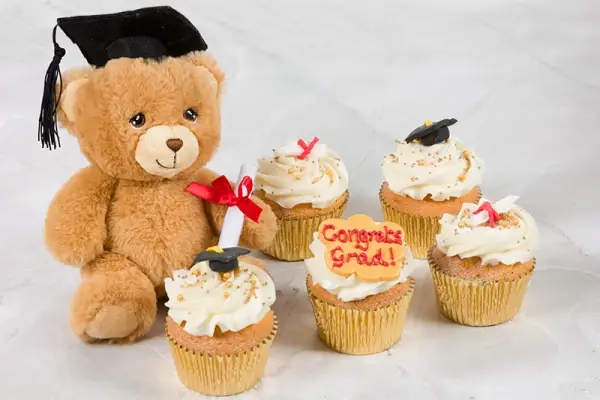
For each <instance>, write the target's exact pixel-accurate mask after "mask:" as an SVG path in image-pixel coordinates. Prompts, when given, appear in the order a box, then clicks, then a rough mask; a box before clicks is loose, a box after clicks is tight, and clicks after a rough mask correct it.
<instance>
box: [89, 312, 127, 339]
mask: <svg viewBox="0 0 600 400" xmlns="http://www.w3.org/2000/svg"><path fill="white" fill-rule="evenodd" d="M137 327H138V322H137V318H136V317H135V314H134V313H133V312H132V311H131V310H128V309H126V308H125V307H121V306H113V305H108V306H106V307H103V308H102V309H100V311H98V313H97V314H96V316H95V317H94V318H93V319H92V320H91V321H90V322H89V323H88V325H87V327H86V328H85V331H84V333H85V334H86V335H87V336H89V337H90V338H91V339H98V340H111V339H113V340H118V339H124V338H127V337H128V336H130V335H131V334H132V333H133V332H134V331H135V330H136V329H137Z"/></svg>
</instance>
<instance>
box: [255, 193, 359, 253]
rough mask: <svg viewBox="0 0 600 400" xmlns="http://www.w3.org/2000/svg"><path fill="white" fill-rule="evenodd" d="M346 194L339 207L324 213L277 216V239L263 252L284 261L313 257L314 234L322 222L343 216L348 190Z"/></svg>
mask: <svg viewBox="0 0 600 400" xmlns="http://www.w3.org/2000/svg"><path fill="white" fill-rule="evenodd" d="M345 196H346V199H345V200H344V202H343V203H342V204H340V206H339V207H338V208H336V209H335V210H332V211H330V212H328V213H326V214H323V215H317V216H313V217H302V216H298V217H287V218H277V234H276V235H275V239H274V240H273V243H272V244H271V245H270V246H269V247H267V248H265V249H263V250H262V252H263V253H265V254H268V255H270V256H272V257H275V258H277V259H279V260H284V261H300V260H305V259H307V258H311V257H313V254H312V252H311V251H310V248H309V246H310V244H311V243H312V241H313V234H314V233H315V232H316V231H317V230H318V229H319V225H321V222H323V221H325V220H327V219H331V218H340V217H342V215H343V214H344V210H345V209H346V205H347V204H348V198H349V196H348V193H347V192H346V194H345Z"/></svg>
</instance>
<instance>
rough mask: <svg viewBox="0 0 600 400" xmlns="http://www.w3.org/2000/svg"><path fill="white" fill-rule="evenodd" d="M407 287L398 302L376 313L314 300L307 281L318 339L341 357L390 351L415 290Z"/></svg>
mask: <svg viewBox="0 0 600 400" xmlns="http://www.w3.org/2000/svg"><path fill="white" fill-rule="evenodd" d="M408 279H409V282H410V288H409V290H408V292H406V293H405V294H404V295H403V296H402V297H401V298H400V299H399V300H398V301H397V302H395V303H393V304H390V305H389V306H386V307H382V308H378V309H375V310H360V309H353V308H343V307H339V306H335V305H332V304H329V303H327V302H326V301H323V300H321V299H319V298H318V297H316V296H315V295H314V294H313V292H312V290H311V287H310V286H309V283H308V278H307V279H306V287H307V289H308V296H309V298H310V302H311V304H312V307H313V311H314V315H315V322H316V324H317V330H318V332H319V338H320V339H321V341H322V342H323V343H325V345H327V346H328V347H329V348H331V349H333V350H335V351H338V352H340V353H344V354H352V355H366V354H375V353H379V352H382V351H384V350H387V349H389V348H390V347H392V346H393V345H394V344H396V343H397V342H398V341H399V340H400V337H401V336H402V331H403V330H404V321H405V319H406V313H407V311H408V306H409V304H410V301H411V299H412V296H413V292H414V289H415V281H414V279H413V278H411V277H409V278H408Z"/></svg>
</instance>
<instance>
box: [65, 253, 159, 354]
mask: <svg viewBox="0 0 600 400" xmlns="http://www.w3.org/2000/svg"><path fill="white" fill-rule="evenodd" d="M82 272H83V278H84V279H83V282H81V285H80V286H79V288H78V289H77V291H76V292H75V295H74V296H73V300H72V302H71V315H70V324H71V329H72V330H73V332H74V333H75V334H76V335H77V336H78V337H79V338H80V339H81V340H83V341H86V342H96V341H108V342H111V343H129V342H133V341H135V340H136V339H138V338H140V337H142V336H143V335H144V334H146V333H147V332H148V331H149V330H150V329H151V328H152V326H153V325H154V320H155V318H156V294H155V292H154V286H153V285H152V283H151V282H150V280H149V279H148V277H146V275H144V274H143V273H142V272H141V271H140V270H139V268H137V266H135V264H133V263H132V262H131V261H130V260H127V259H126V258H125V257H123V256H120V255H117V254H112V253H103V254H102V255H101V256H100V257H98V258H97V259H96V260H94V261H93V262H92V263H90V264H88V265H87V266H86V267H84V270H83V271H82Z"/></svg>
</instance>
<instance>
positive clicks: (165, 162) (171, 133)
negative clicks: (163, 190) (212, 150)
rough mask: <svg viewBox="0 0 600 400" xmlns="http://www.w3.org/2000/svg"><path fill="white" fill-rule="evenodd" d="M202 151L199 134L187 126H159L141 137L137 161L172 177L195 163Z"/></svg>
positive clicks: (164, 175) (145, 167)
mask: <svg viewBox="0 0 600 400" xmlns="http://www.w3.org/2000/svg"><path fill="white" fill-rule="evenodd" d="M199 152H200V149H199V146H198V141H197V140H196V136H194V134H193V133H192V132H191V131H190V130H189V129H188V128H186V127H185V126H181V125H176V126H167V125H159V126H153V127H152V128H150V129H148V130H147V131H146V132H145V133H144V134H143V135H141V136H140V138H139V141H138V144H137V147H136V151H135V160H136V161H137V163H138V164H139V165H140V166H141V167H142V168H143V169H144V170H145V171H146V172H148V173H149V174H152V175H157V176H161V177H163V178H172V177H173V176H175V175H177V174H178V173H179V172H181V171H183V170H185V169H186V168H188V167H189V166H190V165H192V164H193V163H194V161H195V160H196V158H197V157H198V154H199Z"/></svg>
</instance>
